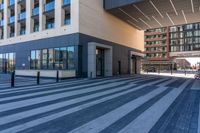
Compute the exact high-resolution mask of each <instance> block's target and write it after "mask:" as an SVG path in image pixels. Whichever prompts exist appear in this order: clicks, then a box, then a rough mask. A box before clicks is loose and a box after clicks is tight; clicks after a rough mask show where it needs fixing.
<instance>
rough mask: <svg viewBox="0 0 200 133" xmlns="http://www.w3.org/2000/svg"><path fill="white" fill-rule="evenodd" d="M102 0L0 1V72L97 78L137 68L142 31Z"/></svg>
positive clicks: (127, 72)
mask: <svg viewBox="0 0 200 133" xmlns="http://www.w3.org/2000/svg"><path fill="white" fill-rule="evenodd" d="M104 4H105V3H104V1H103V0H4V1H1V3H0V71H1V72H11V71H14V70H15V71H16V74H17V75H23V76H35V75H36V73H37V72H38V71H40V73H41V76H45V77H55V75H56V72H57V70H59V75H60V77H75V76H76V77H78V76H81V77H97V76H112V75H119V74H134V73H138V72H139V71H140V59H141V58H142V56H143V54H142V51H143V43H144V33H143V31H141V30H138V29H137V28H135V27H133V26H132V25H130V24H128V23H126V22H124V21H123V20H120V19H119V18H117V17H115V16H114V15H112V14H110V13H109V12H107V11H106V10H105V9H104Z"/></svg>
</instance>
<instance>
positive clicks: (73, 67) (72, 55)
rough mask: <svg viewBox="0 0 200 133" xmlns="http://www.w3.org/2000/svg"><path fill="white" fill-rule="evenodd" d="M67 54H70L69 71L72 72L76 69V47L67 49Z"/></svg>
mask: <svg viewBox="0 0 200 133" xmlns="http://www.w3.org/2000/svg"><path fill="white" fill-rule="evenodd" d="M67 52H68V69H69V70H71V69H75V64H74V62H75V58H74V57H75V49H74V47H68V49H67Z"/></svg>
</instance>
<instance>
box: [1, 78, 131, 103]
mask: <svg viewBox="0 0 200 133" xmlns="http://www.w3.org/2000/svg"><path fill="white" fill-rule="evenodd" d="M118 83H119V82H117V84H118ZM123 83H129V80H126V82H120V84H123ZM106 84H110V83H109V82H103V83H101V84H99V83H98V84H87V85H86V86H74V87H68V88H64V89H63V88H59V89H55V90H54V89H51V88H49V89H47V90H46V91H41V92H35V93H31V94H30V93H28V94H26V93H25V94H24V95H18V96H9V97H6V98H1V99H0V104H4V103H8V102H15V101H20V100H26V99H30V98H37V97H40V96H47V95H54V94H56V93H57V94H58V93H64V92H70V91H76V90H85V89H87V88H91V87H96V86H97V85H98V86H102V85H106ZM86 87H87V88H86ZM48 90H50V91H48Z"/></svg>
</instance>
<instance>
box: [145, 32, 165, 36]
mask: <svg viewBox="0 0 200 133" xmlns="http://www.w3.org/2000/svg"><path fill="white" fill-rule="evenodd" d="M163 34H167V32H145V35H146V36H151V35H163Z"/></svg>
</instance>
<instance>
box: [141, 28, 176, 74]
mask: <svg viewBox="0 0 200 133" xmlns="http://www.w3.org/2000/svg"><path fill="white" fill-rule="evenodd" d="M169 40H170V39H169V28H168V27H163V28H155V29H147V30H146V31H145V42H144V47H145V52H144V53H145V54H146V56H145V58H144V60H143V70H148V69H149V68H155V71H156V70H170V67H171V64H172V61H171V58H170V57H169V52H170V51H169V50H170V48H169V43H170V42H169Z"/></svg>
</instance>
